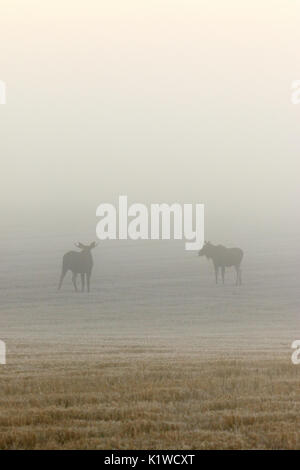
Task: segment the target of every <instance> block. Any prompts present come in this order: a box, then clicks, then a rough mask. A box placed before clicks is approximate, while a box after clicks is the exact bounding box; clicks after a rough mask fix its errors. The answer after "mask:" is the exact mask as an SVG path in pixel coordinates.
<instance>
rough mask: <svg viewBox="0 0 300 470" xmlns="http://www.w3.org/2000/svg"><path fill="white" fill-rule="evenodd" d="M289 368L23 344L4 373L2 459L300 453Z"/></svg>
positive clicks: (278, 363) (155, 352) (224, 358)
mask: <svg viewBox="0 0 300 470" xmlns="http://www.w3.org/2000/svg"><path fill="white" fill-rule="evenodd" d="M180 349H181V350H182V349H183V348H182V347H180ZM205 356H206V357H205ZM288 359H289V358H288V357H287V355H286V354H280V353H278V352H277V353H276V357H274V354H272V353H270V351H269V352H268V351H265V352H263V351H261V352H258V351H253V350H252V351H248V352H247V351H246V350H243V352H241V353H237V351H232V352H231V353H230V352H229V351H228V350H227V351H226V352H225V351H223V352H222V351H221V350H219V351H217V352H216V351H213V350H212V349H211V350H209V351H208V352H207V354H206V355H205V354H204V353H203V351H197V349H196V348H195V347H192V348H190V349H189V348H188V347H187V348H186V353H185V354H183V353H180V352H178V350H176V349H175V348H174V347H172V345H170V346H169V347H163V346H158V345H156V346H151V344H147V345H145V344H144V345H143V343H141V342H140V343H139V342H136V343H135V342H134V341H131V342H130V345H127V346H126V345H124V344H121V341H120V344H119V345H118V346H117V345H116V343H115V342H114V343H111V344H109V342H106V344H105V345H103V346H102V347H99V346H98V347H97V346H95V345H94V346H93V345H91V346H88V345H77V347H76V348H74V346H71V345H69V346H67V345H60V346H59V345H58V344H48V345H45V344H40V345H39V344H38V343H36V344H19V345H18V346H17V345H16V346H15V348H14V352H13V354H12V358H11V361H12V363H11V364H10V365H7V366H5V368H3V367H2V368H1V374H0V389H1V396H0V449H296V448H299V447H300V433H299V428H300V406H299V405H300V394H299V391H300V390H299V373H300V370H299V369H298V368H297V367H296V366H293V365H292V364H291V363H290V361H289V360H288Z"/></svg>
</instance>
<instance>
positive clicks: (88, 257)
mask: <svg viewBox="0 0 300 470" xmlns="http://www.w3.org/2000/svg"><path fill="white" fill-rule="evenodd" d="M75 246H76V247H77V248H80V249H81V251H80V252H78V251H69V252H68V253H66V254H65V255H64V257H63V263H62V271H61V276H60V281H59V286H58V290H59V289H60V288H61V286H62V283H63V280H64V277H65V275H66V273H67V271H69V270H70V271H72V273H73V274H72V282H73V285H74V288H75V291H76V292H78V289H77V285H76V278H77V274H80V276H81V291H82V292H84V286H85V275H86V281H87V291H88V292H90V278H91V274H92V269H93V264H94V263H93V258H92V253H91V250H92V249H93V248H95V247H96V246H97V244H96V243H95V242H92V243H91V244H90V245H83V243H77V244H76V243H75Z"/></svg>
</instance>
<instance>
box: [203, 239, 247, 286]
mask: <svg viewBox="0 0 300 470" xmlns="http://www.w3.org/2000/svg"><path fill="white" fill-rule="evenodd" d="M198 254H199V256H206V257H207V258H208V259H212V261H213V265H214V268H215V276H216V284H218V274H219V269H220V268H221V273H222V281H223V284H224V282H225V268H227V267H231V266H234V268H235V270H236V284H237V285H241V284H242V271H241V267H240V266H241V262H242V259H243V256H244V253H243V250H241V249H240V248H226V247H225V246H223V245H213V244H212V243H210V242H205V243H204V246H203V248H202V249H201V250H200V251H199V253H198Z"/></svg>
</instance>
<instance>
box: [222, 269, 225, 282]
mask: <svg viewBox="0 0 300 470" xmlns="http://www.w3.org/2000/svg"><path fill="white" fill-rule="evenodd" d="M221 272H222V282H223V284H224V281H225V267H224V266H222V268H221Z"/></svg>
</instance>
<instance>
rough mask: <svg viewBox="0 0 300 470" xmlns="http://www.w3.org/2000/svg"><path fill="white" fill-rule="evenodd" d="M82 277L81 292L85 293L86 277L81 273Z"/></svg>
mask: <svg viewBox="0 0 300 470" xmlns="http://www.w3.org/2000/svg"><path fill="white" fill-rule="evenodd" d="M80 276H81V292H84V284H85V278H84V276H85V274H84V273H81V274H80Z"/></svg>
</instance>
